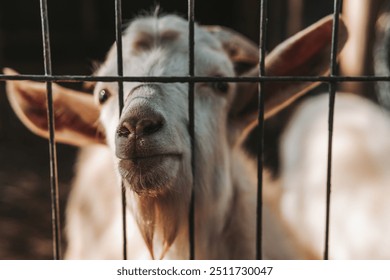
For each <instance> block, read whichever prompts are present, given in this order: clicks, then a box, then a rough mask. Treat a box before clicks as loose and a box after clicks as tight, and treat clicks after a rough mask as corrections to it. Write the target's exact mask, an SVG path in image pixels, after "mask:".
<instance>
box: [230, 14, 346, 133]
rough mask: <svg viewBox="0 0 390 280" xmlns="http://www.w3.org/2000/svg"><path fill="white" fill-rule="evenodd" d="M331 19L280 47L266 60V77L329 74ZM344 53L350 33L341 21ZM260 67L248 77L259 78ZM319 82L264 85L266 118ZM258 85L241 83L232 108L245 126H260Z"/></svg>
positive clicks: (340, 47) (265, 83) (320, 22)
mask: <svg viewBox="0 0 390 280" xmlns="http://www.w3.org/2000/svg"><path fill="white" fill-rule="evenodd" d="M332 26H333V20H332V16H328V17H325V18H324V19H322V20H320V21H319V22H317V23H315V24H313V25H312V26H310V27H308V28H306V29H304V30H303V31H301V32H299V33H297V34H296V35H294V36H293V37H291V38H289V39H288V40H286V41H284V42H283V43H281V44H280V45H279V46H277V47H276V48H275V49H274V50H273V51H272V52H271V53H270V54H269V55H268V56H267V57H266V60H265V71H266V76H319V75H324V74H326V73H327V72H328V71H329V64H330V50H331V43H332ZM338 35H339V40H338V42H339V46H338V51H341V49H342V47H343V46H344V44H345V42H346V40H347V37H348V33H347V29H346V27H345V25H344V23H343V21H342V19H341V18H340V25H339V30H338ZM258 75H259V69H258V66H257V67H255V68H254V69H253V70H251V71H250V72H248V73H247V74H246V76H258ZM317 84H318V82H299V81H298V82H264V87H263V91H264V117H265V118H269V117H270V116H272V115H274V114H275V113H277V112H279V111H280V110H281V109H283V108H285V107H286V106H288V105H289V104H290V103H291V102H293V101H294V100H295V99H297V98H298V97H299V96H301V95H302V94H304V93H306V92H308V91H309V90H310V89H311V88H313V87H314V86H316V85H317ZM257 104H258V84H257V83H239V84H238V85H237V94H236V97H235V100H234V101H233V104H232V108H231V112H230V115H231V118H232V119H235V120H238V121H239V123H241V124H243V125H244V126H248V123H249V124H250V125H249V126H250V127H253V126H255V125H256V124H257Z"/></svg>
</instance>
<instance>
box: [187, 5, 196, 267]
mask: <svg viewBox="0 0 390 280" xmlns="http://www.w3.org/2000/svg"><path fill="white" fill-rule="evenodd" d="M194 10H195V1H194V0H188V43H189V45H188V55H189V57H188V74H189V75H188V78H193V77H194V76H195V33H194V26H195V15H194V14H195V13H194ZM194 93H195V83H194V81H193V80H192V79H190V80H189V81H188V117H189V124H188V129H189V133H190V137H191V168H192V190H191V199H190V209H189V217H188V223H189V224H188V230H189V245H190V248H189V249H190V250H189V251H190V252H189V253H190V255H189V257H190V260H194V259H195V180H196V176H195V172H196V170H195V99H194Z"/></svg>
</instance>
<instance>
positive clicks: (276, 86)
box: [5, 16, 346, 259]
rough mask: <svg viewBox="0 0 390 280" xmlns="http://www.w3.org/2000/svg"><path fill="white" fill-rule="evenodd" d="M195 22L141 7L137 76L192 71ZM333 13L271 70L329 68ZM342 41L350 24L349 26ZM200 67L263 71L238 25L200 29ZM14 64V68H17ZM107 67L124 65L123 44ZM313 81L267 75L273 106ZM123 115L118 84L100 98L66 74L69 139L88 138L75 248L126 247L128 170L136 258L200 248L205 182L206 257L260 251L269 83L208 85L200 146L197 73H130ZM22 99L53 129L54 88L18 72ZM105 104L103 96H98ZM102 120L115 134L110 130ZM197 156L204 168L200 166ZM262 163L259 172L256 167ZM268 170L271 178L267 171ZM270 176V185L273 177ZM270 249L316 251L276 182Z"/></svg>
mask: <svg viewBox="0 0 390 280" xmlns="http://www.w3.org/2000/svg"><path fill="white" fill-rule="evenodd" d="M187 27H188V26H187V22H186V21H184V20H183V19H181V18H179V17H176V16H164V17H161V18H156V17H141V18H138V19H136V20H135V21H133V22H132V24H131V25H130V26H129V27H128V29H127V30H126V31H125V34H124V36H123V43H124V50H123V54H124V61H125V63H124V74H125V75H126V76H139V75H140V76H145V75H146V76H172V75H173V76H180V75H183V74H184V75H185V74H186V73H187V71H188V65H187V58H188V41H187V38H188V36H187ZM331 27H332V21H331V19H330V18H326V19H324V20H323V21H321V22H319V23H318V24H316V25H314V26H312V27H310V28H309V29H307V30H305V31H303V32H301V33H299V34H297V35H296V36H294V37H293V38H291V39H290V40H288V41H286V42H285V43H284V44H282V45H281V46H279V47H278V48H277V49H276V50H275V51H274V52H273V53H271V54H270V55H269V56H268V57H267V60H266V69H267V74H268V75H319V74H321V73H323V72H325V71H326V69H327V64H328V57H329V52H330V41H331V29H332V28H331ZM340 34H341V40H340V41H341V44H343V42H344V41H345V37H346V35H345V34H346V31H345V28H344V26H343V25H341V30H340ZM195 41H196V44H195V57H196V75H200V76H234V75H242V74H243V72H242V71H241V70H240V68H239V67H235V66H238V65H239V64H242V63H245V64H249V65H251V66H252V67H253V68H254V70H252V71H251V72H250V73H249V75H257V73H258V72H257V66H256V65H257V61H258V57H257V48H256V47H255V46H254V45H253V44H252V43H250V42H249V41H247V40H246V39H244V38H242V37H241V36H239V35H237V34H235V33H233V32H232V31H229V30H225V29H221V28H216V27H212V28H210V27H209V28H202V27H198V26H196V28H195ZM5 73H6V74H14V72H13V71H12V70H10V69H6V70H5ZM96 75H116V48H115V47H113V48H112V49H111V50H110V52H109V54H108V56H107V59H106V61H105V63H104V64H103V65H102V66H101V67H100V68H99V70H98V71H97V74H96ZM311 86H313V85H312V84H310V83H301V82H299V83H267V84H266V86H265V94H266V95H265V112H264V114H265V117H266V118H267V117H269V116H271V115H272V114H275V113H276V112H277V111H279V110H281V109H282V108H283V107H285V106H287V105H288V104H289V103H290V102H291V101H292V100H294V99H295V98H297V97H298V96H300V95H301V94H303V93H304V92H306V91H307V89H308V88H309V87H311ZM124 89H125V90H124V93H125V94H124V95H125V96H124V103H125V107H124V109H123V111H122V116H121V118H120V119H118V115H119V109H118V93H117V91H118V89H117V84H116V83H102V82H98V83H97V84H96V85H95V90H94V92H95V98H93V97H92V96H89V95H86V94H82V93H80V92H75V91H72V90H69V89H65V88H63V87H60V86H58V85H54V88H53V91H54V107H55V121H56V137H57V138H56V139H57V141H60V142H64V143H68V144H73V145H79V146H84V145H90V144H107V146H103V145H98V146H92V147H89V148H86V149H85V150H84V151H83V152H82V154H81V157H80V162H79V164H78V175H77V178H76V180H75V184H74V187H73V191H72V194H71V197H70V199H69V204H68V209H67V235H68V241H69V245H68V250H67V255H66V256H67V258H120V252H121V249H120V248H121V234H120V233H121V225H120V219H121V218H120V217H121V215H120V180H121V179H122V180H123V181H124V183H125V186H126V188H128V189H129V190H131V191H128V192H127V194H128V196H127V201H128V206H129V215H128V219H129V221H128V224H129V226H128V227H129V248H128V252H129V257H130V258H150V257H151V258H173V259H186V258H188V221H187V217H188V214H187V213H188V206H189V200H190V193H191V186H192V183H193V180H194V182H195V184H194V186H195V197H196V206H195V209H196V224H195V229H196V232H195V236H196V241H195V245H196V249H195V254H196V257H197V258H199V259H227V258H229V259H251V258H254V256H255V246H254V244H255V232H256V231H255V208H256V199H255V197H256V195H255V194H256V187H255V185H256V184H255V177H254V172H253V170H252V169H253V166H251V162H250V161H249V160H248V159H247V158H246V156H245V154H244V152H243V151H242V149H241V146H240V144H241V142H242V140H243V139H245V137H246V134H247V132H248V130H249V128H251V127H253V126H254V125H255V124H256V119H257V112H256V107H257V106H255V105H256V104H257V85H256V84H242V83H240V84H238V85H235V84H228V83H224V82H218V83H213V84H208V83H198V84H196V88H195V89H196V97H195V108H196V113H195V123H196V137H195V138H196V142H195V143H196V146H195V151H196V153H195V155H191V151H190V137H189V134H188V129H187V125H188V113H187V111H188V102H187V98H188V94H187V91H188V89H187V86H186V85H185V84H179V83H175V84H151V83H125V85H124ZM7 91H8V97H9V99H10V102H11V104H12V106H13V108H14V110H15V112H16V113H17V114H18V116H19V117H20V119H21V120H22V121H23V122H24V123H25V124H26V125H27V126H28V127H29V128H30V129H31V130H32V131H34V132H35V133H37V134H38V135H41V136H47V131H46V128H47V121H46V103H45V87H44V85H42V84H38V83H33V82H21V81H9V82H7ZM95 101H97V103H100V104H99V105H96V103H95ZM99 127H102V128H103V130H104V131H103V132H104V133H98V129H99ZM191 156H195V160H196V173H195V174H194V176H192V172H191V165H190V161H191ZM252 173H253V174H252ZM265 180H266V182H265V183H266V188H267V184H270V182H267V178H266V179H265ZM268 187H269V185H268ZM264 203H265V205H264V219H265V232H264V240H265V243H264V244H265V248H264V250H265V252H264V253H265V256H266V257H268V258H308V257H313V255H311V253H310V252H309V251H310V250H308V249H307V248H305V246H303V244H300V243H299V242H297V240H296V239H295V238H294V236H293V235H292V234H291V231H290V230H289V229H288V228H287V227H286V224H285V223H284V222H283V220H282V219H281V217H280V213H279V205H278V201H277V200H275V199H274V198H273V197H271V196H270V195H268V191H267V190H266V191H265V202H264Z"/></svg>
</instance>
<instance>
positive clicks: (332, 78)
mask: <svg viewBox="0 0 390 280" xmlns="http://www.w3.org/2000/svg"><path fill="white" fill-rule="evenodd" d="M341 3H342V0H334V11H333V31H332V32H333V33H332V49H331V56H330V57H329V65H330V69H331V71H330V75H329V76H301V77H296V76H272V77H270V76H267V73H266V69H265V56H266V31H267V4H268V1H267V0H261V1H260V3H259V6H258V12H259V15H260V22H259V26H260V33H259V38H260V41H259V54H260V55H259V66H258V67H259V76H258V77H201V76H196V75H195V71H194V69H195V59H194V44H195V42H194V22H195V20H196V16H195V12H194V7H195V4H196V3H195V0H188V22H189V25H188V34H189V37H188V41H189V64H188V70H189V75H188V76H187V77H183V76H181V77H149V76H148V77H134V76H131V77H130V76H124V75H123V58H122V37H121V30H122V1H121V0H116V1H115V26H116V43H117V45H116V47H117V54H118V57H117V70H118V75H117V76H99V77H97V76H81V75H53V73H52V60H51V41H50V36H49V17H48V5H47V0H40V7H41V11H40V12H41V21H42V22H41V23H42V37H43V54H44V67H45V74H44V75H0V80H1V81H7V80H32V81H40V82H45V83H46V84H47V102H48V112H47V114H48V120H49V122H48V123H49V134H50V137H49V151H50V183H51V201H52V235H53V248H54V250H53V256H54V259H61V258H62V253H61V245H60V244H61V232H60V228H61V227H60V218H59V217H60V213H59V211H60V210H59V191H58V175H57V156H56V144H55V142H54V138H55V135H54V133H55V132H54V126H55V124H54V115H53V97H52V83H53V82H95V81H102V82H117V83H118V86H119V102H120V104H119V107H120V108H123V83H124V82H158V83H172V82H175V83H188V85H189V99H188V104H189V112H188V114H189V128H190V129H189V131H190V136H191V145H192V148H191V149H192V154H193V155H194V146H195V144H194V143H195V141H196V138H195V120H194V110H196V108H195V106H194V94H195V93H194V85H195V84H196V83H198V82H215V81H225V82H237V83H242V82H250V83H258V86H259V103H258V111H259V115H258V127H257V129H258V132H259V133H258V137H259V138H258V141H257V143H258V155H257V157H258V172H257V176H258V184H257V188H258V198H257V203H258V204H257V220H256V223H257V235H256V236H257V240H256V244H253V246H256V258H257V259H262V247H263V244H262V218H261V217H262V215H261V213H262V204H263V199H262V189H263V160H262V158H263V150H264V145H263V138H264V137H263V136H264V135H263V134H264V133H263V130H264V115H263V111H264V110H263V108H264V99H263V89H264V84H265V83H267V82H291V81H305V82H316V81H317V82H324V83H327V84H328V85H329V119H328V128H329V134H328V135H329V136H328V164H327V184H326V186H324V187H326V190H327V196H326V198H327V200H326V234H325V240H324V243H325V251H324V255H323V258H324V259H328V256H329V222H330V221H329V216H330V215H329V214H330V201H331V181H332V174H331V170H332V160H331V159H332V137H333V114H334V103H335V93H336V87H337V84H338V83H340V82H376V81H390V77H389V76H338V75H337V62H336V56H337V45H338V42H337V41H338V40H337V38H338V35H337V30H338V25H339V14H340V10H341ZM120 111H121V109H120ZM191 165H192V171H193V173H194V170H195V169H196V165H195V159H194V156H192V162H191ZM122 189H123V190H124V188H122ZM195 200H196V197H195V195H194V191H192V198H191V205H190V212H189V221H190V222H189V243H190V256H189V258H190V259H195V258H196V255H195V242H196V240H195V235H194V232H195V224H194V220H195V219H194V216H195V209H194V205H195V203H194V201H195ZM125 209H126V200H125V193H124V191H123V192H122V210H123V211H122V213H123V258H124V259H127V252H126V248H127V245H126V244H127V240H126V211H125Z"/></svg>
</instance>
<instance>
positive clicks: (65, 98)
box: [4, 68, 104, 146]
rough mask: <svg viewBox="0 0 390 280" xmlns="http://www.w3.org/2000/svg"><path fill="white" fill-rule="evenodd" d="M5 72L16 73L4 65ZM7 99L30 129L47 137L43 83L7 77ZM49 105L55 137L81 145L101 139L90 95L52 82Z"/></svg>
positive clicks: (60, 140)
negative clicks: (50, 102)
mask: <svg viewBox="0 0 390 280" xmlns="http://www.w3.org/2000/svg"><path fill="white" fill-rule="evenodd" d="M4 74H6V75H18V73H17V72H15V71H14V70H12V69H9V68H6V69H4ZM6 90H7V96H8V100H9V101H10V104H11V106H12V108H13V110H14V111H15V113H16V115H17V116H18V117H19V119H20V120H21V121H22V122H23V124H24V125H25V126H26V127H28V128H29V129H30V130H31V131H32V132H34V133H35V134H37V135H39V136H41V137H46V138H48V137H49V132H48V121H47V104H46V85H45V84H44V83H38V82H31V81H7V83H6ZM53 106H54V121H55V132H56V133H55V138H56V141H58V142H62V143H66V144H71V145H75V146H83V145H87V144H91V143H104V138H103V137H102V135H101V134H99V133H98V127H99V123H98V119H99V113H100V110H99V108H98V107H97V106H96V105H95V103H94V100H93V96H92V95H89V94H85V93H83V92H78V91H74V90H70V89H66V88H64V87H61V86H59V85H57V84H54V83H53Z"/></svg>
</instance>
